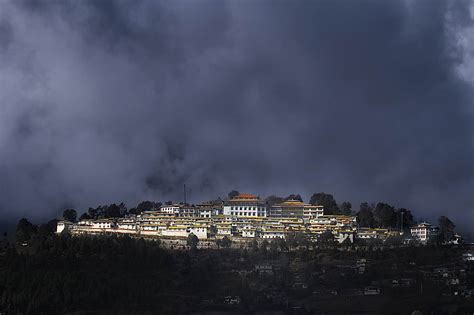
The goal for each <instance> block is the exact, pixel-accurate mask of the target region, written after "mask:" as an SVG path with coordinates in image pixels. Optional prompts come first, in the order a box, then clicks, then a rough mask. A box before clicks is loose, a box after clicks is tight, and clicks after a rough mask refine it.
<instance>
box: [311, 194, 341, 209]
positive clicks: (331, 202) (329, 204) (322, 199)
mask: <svg viewBox="0 0 474 315" xmlns="http://www.w3.org/2000/svg"><path fill="white" fill-rule="evenodd" d="M309 203H310V204H312V205H319V206H323V207H324V214H340V213H341V212H340V210H339V207H338V206H337V203H336V200H335V199H334V197H333V195H331V194H326V193H324V192H321V193H316V194H313V195H312V196H311V200H310V201H309Z"/></svg>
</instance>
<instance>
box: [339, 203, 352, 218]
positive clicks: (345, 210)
mask: <svg viewBox="0 0 474 315" xmlns="http://www.w3.org/2000/svg"><path fill="white" fill-rule="evenodd" d="M340 209H341V212H342V214H345V215H351V214H352V204H351V203H350V202H349V201H344V202H343V203H341V206H340Z"/></svg>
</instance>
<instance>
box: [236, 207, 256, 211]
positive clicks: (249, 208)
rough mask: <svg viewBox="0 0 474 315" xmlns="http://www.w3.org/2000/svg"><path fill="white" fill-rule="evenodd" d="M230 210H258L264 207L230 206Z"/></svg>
mask: <svg viewBox="0 0 474 315" xmlns="http://www.w3.org/2000/svg"><path fill="white" fill-rule="evenodd" d="M230 210H258V211H265V208H264V207H230Z"/></svg>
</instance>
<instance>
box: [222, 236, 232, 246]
mask: <svg viewBox="0 0 474 315" xmlns="http://www.w3.org/2000/svg"><path fill="white" fill-rule="evenodd" d="M221 244H222V247H224V248H230V246H231V245H232V241H231V240H230V238H228V237H227V236H224V238H222V240H221Z"/></svg>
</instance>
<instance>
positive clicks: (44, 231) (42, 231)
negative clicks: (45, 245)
mask: <svg viewBox="0 0 474 315" xmlns="http://www.w3.org/2000/svg"><path fill="white" fill-rule="evenodd" d="M57 224H58V220H57V219H52V220H50V221H48V223H46V224H41V225H40V227H39V229H38V235H39V236H40V238H43V239H44V238H46V237H47V236H50V235H53V234H54V232H56V226H57Z"/></svg>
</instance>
